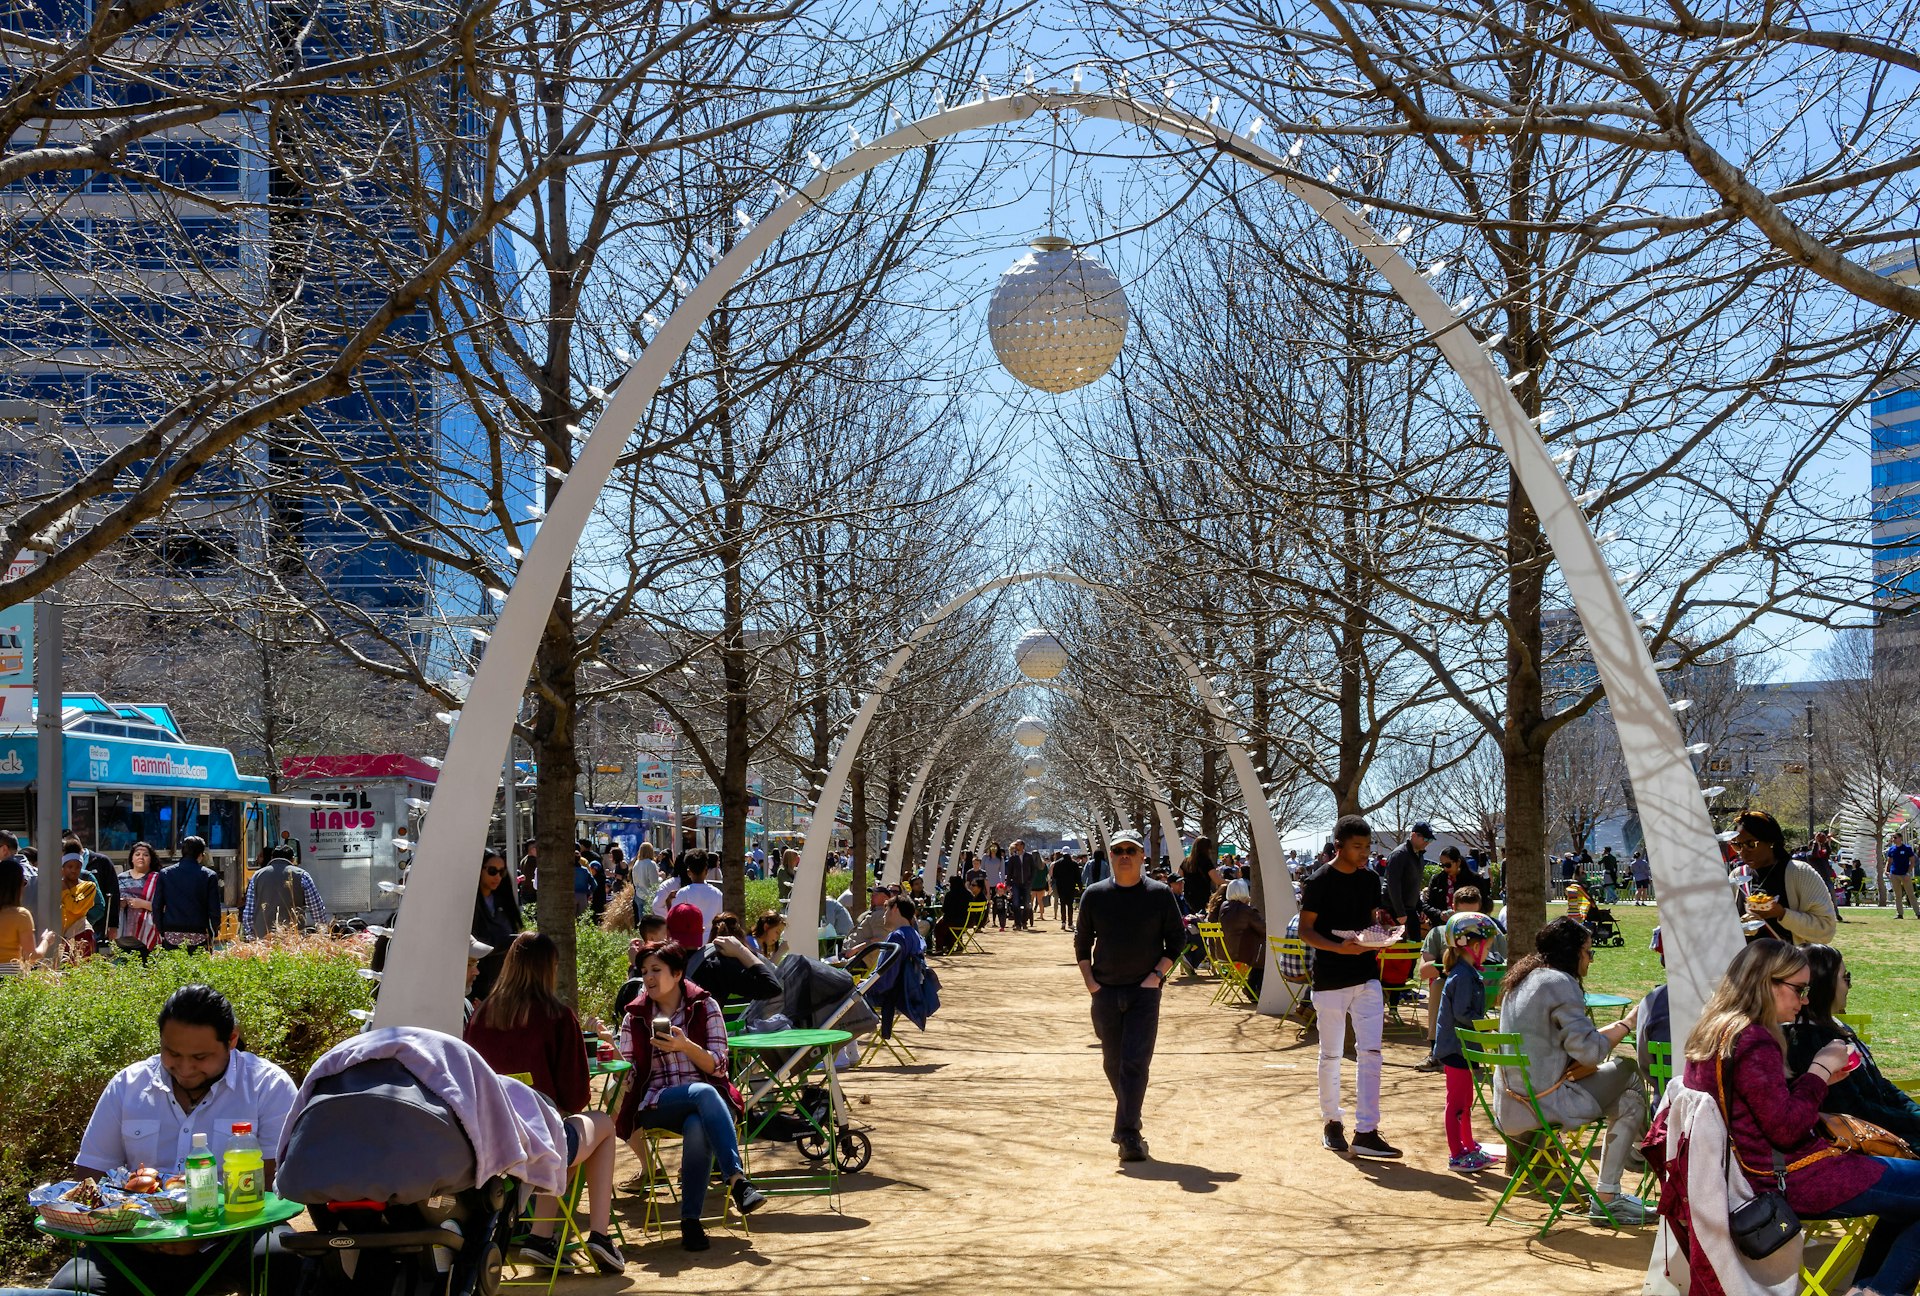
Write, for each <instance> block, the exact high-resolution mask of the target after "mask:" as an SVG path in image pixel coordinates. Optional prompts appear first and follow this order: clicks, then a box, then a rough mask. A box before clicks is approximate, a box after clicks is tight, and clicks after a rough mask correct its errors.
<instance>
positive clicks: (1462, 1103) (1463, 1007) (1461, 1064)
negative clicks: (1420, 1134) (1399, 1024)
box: [1433, 912, 1500, 1174]
mask: <svg viewBox="0 0 1920 1296" xmlns="http://www.w3.org/2000/svg"><path fill="white" fill-rule="evenodd" d="M1499 930H1500V929H1499V927H1497V926H1496V925H1495V924H1494V921H1493V919H1491V918H1489V917H1487V915H1485V914H1481V913H1467V912H1461V913H1456V914H1454V915H1453V916H1452V917H1451V918H1449V919H1447V926H1446V946H1447V948H1446V955H1445V966H1446V978H1445V980H1444V981H1443V982H1442V983H1441V987H1440V1011H1439V1014H1438V1020H1437V1021H1436V1023H1435V1030H1434V1037H1433V1053H1434V1056H1435V1057H1437V1058H1439V1059H1440V1066H1441V1069H1442V1070H1443V1071H1444V1072H1445V1073H1446V1078H1447V1110H1446V1125H1447V1154H1448V1155H1447V1169H1449V1170H1453V1171H1457V1172H1459V1173H1461V1174H1472V1173H1474V1172H1475V1171H1479V1170H1485V1169H1486V1168H1487V1167H1488V1166H1490V1165H1492V1164H1493V1163H1494V1161H1495V1160H1496V1159H1497V1157H1496V1156H1495V1154H1493V1153H1490V1152H1488V1151H1487V1150H1486V1149H1484V1148H1482V1147H1481V1146H1480V1144H1479V1143H1478V1142H1477V1141H1476V1140H1475V1139H1474V1137H1473V1073H1472V1072H1471V1071H1470V1070H1468V1068H1467V1059H1466V1057H1465V1056H1464V1055H1463V1054H1462V1053H1461V1051H1460V1038H1459V1035H1458V1034H1457V1033H1456V1032H1458V1031H1460V1030H1472V1029H1473V1024H1474V1022H1476V1021H1477V1020H1479V1019H1480V1018H1482V1017H1484V1016H1486V1015H1487V986H1486V982H1485V981H1483V980H1482V979H1481V976H1480V969H1481V967H1482V966H1484V965H1485V963H1486V961H1487V946H1488V945H1489V944H1490V943H1491V942H1492V940H1493V938H1494V935H1495V934H1496V933H1497V932H1498V931H1499Z"/></svg>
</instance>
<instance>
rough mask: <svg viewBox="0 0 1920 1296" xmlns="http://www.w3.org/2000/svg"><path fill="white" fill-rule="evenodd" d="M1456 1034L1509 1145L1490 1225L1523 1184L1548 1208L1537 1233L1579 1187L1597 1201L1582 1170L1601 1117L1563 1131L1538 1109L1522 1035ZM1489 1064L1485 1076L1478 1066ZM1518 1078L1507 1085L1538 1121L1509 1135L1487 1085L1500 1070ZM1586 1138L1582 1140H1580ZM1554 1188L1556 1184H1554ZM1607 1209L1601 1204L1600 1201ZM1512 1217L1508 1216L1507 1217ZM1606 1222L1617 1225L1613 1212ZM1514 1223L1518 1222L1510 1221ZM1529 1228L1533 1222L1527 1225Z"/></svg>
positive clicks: (1490, 1118) (1490, 1117)
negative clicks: (1503, 1185)
mask: <svg viewBox="0 0 1920 1296" xmlns="http://www.w3.org/2000/svg"><path fill="white" fill-rule="evenodd" d="M1458 1033H1459V1036H1460V1046H1461V1047H1460V1052H1461V1056H1463V1057H1464V1058H1465V1059H1466V1060H1467V1062H1468V1063H1469V1064H1470V1065H1471V1066H1472V1067H1474V1068H1475V1072H1474V1092H1475V1093H1476V1095H1477V1096H1478V1097H1479V1100H1480V1107H1481V1110H1482V1111H1484V1112H1485V1113H1486V1117H1487V1123H1488V1124H1489V1125H1492V1126H1493V1128H1494V1129H1496V1130H1499V1131H1500V1137H1501V1138H1502V1139H1503V1140H1505V1142H1506V1145H1507V1165H1508V1166H1509V1167H1510V1173H1509V1177H1508V1179H1507V1187H1506V1191H1505V1192H1503V1193H1501V1194H1500V1200H1499V1201H1497V1202H1495V1203H1494V1205H1493V1213H1492V1214H1490V1215H1488V1216H1487V1223H1488V1224H1492V1223H1493V1222H1494V1221H1495V1220H1497V1219H1499V1218H1500V1215H1501V1213H1502V1212H1503V1211H1505V1210H1506V1208H1507V1203H1508V1202H1509V1201H1511V1200H1513V1197H1514V1195H1515V1194H1516V1193H1518V1192H1519V1191H1520V1190H1521V1189H1522V1188H1526V1189H1529V1190H1531V1191H1533V1192H1535V1193H1537V1194H1539V1197H1540V1199H1541V1201H1543V1202H1545V1203H1546V1206H1547V1219H1546V1223H1544V1224H1542V1225H1541V1226H1540V1232H1539V1236H1540V1237H1543V1238H1544V1237H1545V1236H1546V1235H1547V1231H1548V1230H1549V1229H1551V1228H1552V1227H1553V1226H1554V1223H1555V1222H1556V1221H1558V1220H1559V1218H1560V1213H1561V1212H1562V1211H1563V1210H1565V1209H1566V1205H1567V1201H1568V1199H1569V1198H1572V1197H1574V1194H1575V1191H1576V1190H1578V1191H1579V1193H1580V1195H1581V1197H1583V1198H1589V1199H1591V1200H1593V1201H1596V1202H1598V1201H1599V1200H1600V1199H1599V1198H1598V1197H1594V1196H1593V1185H1592V1184H1590V1183H1588V1182H1587V1176H1586V1171H1585V1169H1584V1167H1585V1165H1586V1162H1587V1159H1588V1158H1589V1157H1590V1156H1591V1155H1592V1154H1593V1147H1594V1144H1595V1143H1597V1142H1598V1141H1599V1139H1600V1135H1601V1132H1602V1131H1603V1130H1604V1129H1605V1128H1606V1121H1605V1120H1604V1119H1601V1120H1595V1121H1591V1122H1589V1123H1588V1124H1586V1125H1583V1126H1581V1127H1579V1128H1577V1129H1567V1128H1565V1127H1563V1126H1560V1125H1557V1124H1555V1123H1554V1122H1553V1121H1551V1120H1549V1119H1548V1117H1547V1114H1546V1113H1545V1112H1544V1111H1542V1110H1541V1109H1540V1095H1539V1094H1538V1092H1536V1091H1535V1089H1534V1087H1533V1076H1532V1074H1531V1072H1530V1071H1529V1070H1528V1062H1527V1055H1526V1054H1525V1053H1523V1052H1521V1051H1520V1045H1521V1036H1520V1035H1519V1034H1517V1033H1515V1032H1502V1031H1477V1030H1463V1031H1460V1032H1458ZM1481 1067H1486V1068H1488V1070H1487V1072H1486V1073H1485V1076H1484V1078H1483V1077H1482V1075H1481V1073H1480V1071H1479V1068H1481ZM1493 1068H1500V1069H1501V1070H1504V1071H1505V1072H1506V1073H1507V1074H1508V1075H1509V1076H1512V1077H1515V1078H1517V1079H1518V1080H1519V1083H1520V1085H1521V1089H1519V1090H1516V1089H1514V1088H1512V1087H1511V1086H1509V1087H1508V1090H1507V1092H1508V1093H1510V1094H1513V1095H1514V1096H1515V1097H1518V1098H1523V1099H1524V1100H1525V1101H1526V1104H1527V1106H1528V1108H1529V1109H1531V1111H1532V1112H1533V1119H1534V1121H1535V1122H1536V1123H1535V1126H1534V1128H1533V1129H1530V1130H1523V1131H1520V1132H1518V1133H1514V1134H1509V1133H1507V1132H1506V1131H1505V1130H1502V1129H1500V1123H1499V1122H1498V1121H1497V1120H1496V1119H1495V1118H1494V1114H1493V1112H1494V1108H1493V1100H1492V1098H1491V1097H1490V1096H1489V1092H1488V1090H1489V1088H1490V1087H1491V1086H1492V1085H1495V1084H1499V1083H1501V1080H1500V1078H1499V1076H1500V1072H1499V1071H1496V1070H1494V1069H1493ZM1583 1136H1584V1140H1583ZM1556 1186H1557V1188H1556ZM1601 1209H1602V1210H1603V1211H1605V1209H1606V1207H1605V1203H1601ZM1509 1218H1510V1219H1511V1217H1509ZM1607 1218H1608V1222H1609V1223H1612V1224H1614V1225H1615V1227H1618V1226H1619V1223H1618V1221H1617V1220H1614V1219H1613V1217H1612V1214H1611V1212H1608V1214H1607ZM1512 1222H1514V1223H1521V1222H1522V1221H1519V1220H1513V1221H1512ZM1526 1227H1527V1228H1532V1227H1533V1226H1532V1225H1531V1224H1527V1225H1526Z"/></svg>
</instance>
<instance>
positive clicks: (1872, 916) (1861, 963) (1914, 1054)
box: [1587, 903, 1920, 1081]
mask: <svg viewBox="0 0 1920 1296" xmlns="http://www.w3.org/2000/svg"><path fill="white" fill-rule="evenodd" d="M1612 908H1613V915H1614V917H1615V918H1616V919H1618V920H1619V922H1620V930H1621V931H1622V932H1624V933H1625V934H1626V938H1627V944H1626V948H1624V949H1600V950H1595V951H1594V953H1593V968H1592V969H1591V970H1590V971H1589V972H1588V973H1587V988H1588V989H1590V990H1603V991H1608V992H1610V993H1613V994H1623V995H1634V996H1639V995H1643V994H1645V993H1646V992H1647V989H1648V987H1650V986H1653V985H1655V984H1657V983H1658V982H1659V981H1660V980H1661V978H1662V976H1663V975H1664V974H1663V973H1662V972H1661V969H1660V960H1659V958H1658V957H1657V956H1656V955H1655V954H1654V952H1653V951H1652V950H1651V949H1649V948H1648V947H1647V944H1648V941H1649V940H1651V939H1652V936H1653V925H1654V924H1655V923H1656V922H1658V921H1659V917H1658V915H1659V907H1658V906H1657V905H1642V906H1635V905H1632V904H1626V903H1623V904H1617V905H1614V906H1612ZM1840 913H1841V916H1842V917H1844V918H1845V919H1846V921H1845V922H1843V923H1841V924H1840V931H1839V934H1838V935H1837V936H1835V937H1834V943H1835V945H1836V946H1837V947H1838V948H1839V950H1840V952H1841V954H1842V955H1844V956H1845V958H1846V960H1847V970H1848V971H1849V972H1851V973H1853V992H1852V995H1851V997H1850V998H1849V1000H1848V1003H1847V1011H1848V1013H1849V1014H1852V1013H1871V1014H1873V1025H1872V1027H1871V1028H1870V1030H1869V1038H1868V1042H1869V1043H1870V1044H1872V1045H1873V1055H1874V1059H1875V1060H1876V1061H1878V1062H1879V1064H1880V1069H1881V1070H1882V1071H1883V1072H1885V1073H1886V1075H1887V1077H1888V1078H1889V1079H1891V1080H1895V1081H1900V1080H1906V1079H1909V1078H1920V1006H1917V1005H1916V1001H1915V996H1914V993H1913V986H1914V981H1913V980H1912V978H1913V976H1914V969H1915V967H1916V964H1920V919H1916V918H1914V917H1913V916H1911V915H1909V916H1908V917H1907V919H1906V920H1905V921H1903V922H1895V921H1894V918H1893V910H1892V909H1875V908H1847V909H1842V910H1841V911H1840Z"/></svg>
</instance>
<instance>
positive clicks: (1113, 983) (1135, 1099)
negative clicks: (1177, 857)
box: [1073, 832, 1379, 1161]
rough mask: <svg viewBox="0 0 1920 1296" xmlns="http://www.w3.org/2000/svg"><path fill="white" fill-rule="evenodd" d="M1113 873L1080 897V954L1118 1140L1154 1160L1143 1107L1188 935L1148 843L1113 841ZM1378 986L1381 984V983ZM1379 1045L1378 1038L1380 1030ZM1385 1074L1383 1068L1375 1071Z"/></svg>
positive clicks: (1123, 1149)
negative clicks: (1163, 1002) (1152, 869)
mask: <svg viewBox="0 0 1920 1296" xmlns="http://www.w3.org/2000/svg"><path fill="white" fill-rule="evenodd" d="M1108 852H1109V855H1110V856H1111V860H1112V865H1113V876H1112V877H1110V878H1108V879H1106V880H1105V881H1103V882H1096V883H1094V884H1093V885H1092V886H1090V887H1088V888H1087V890H1086V893H1085V894H1084V895H1082V896H1081V897H1080V921H1079V925H1078V926H1077V927H1076V928H1075V930H1074V935H1073V954H1074V957H1075V958H1076V959H1078V960H1079V962H1080V977H1081V979H1082V980H1084V981H1085V982H1086V983H1087V993H1088V994H1090V995H1092V996H1093V1033H1094V1035H1095V1036H1097V1037H1098V1038H1099V1040H1100V1059H1101V1062H1102V1063H1103V1064H1104V1065H1105V1067H1106V1072H1107V1083H1108V1084H1110V1085H1112V1086H1113V1098H1114V1113H1113V1141H1114V1142H1115V1143H1117V1144H1119V1146H1120V1159H1121V1160H1122V1161H1144V1160H1146V1159H1147V1142H1146V1140H1145V1139H1143V1138H1141V1137H1140V1106H1141V1103H1142V1102H1143V1101H1144V1100H1145V1098H1146V1096H1147V1068H1148V1066H1149V1065H1150V1064H1151V1063H1152V1061H1153V1045H1154V1041H1155V1039H1156V1038H1158V1036H1159V1033H1160V987H1161V986H1162V985H1164V984H1165V983H1166V979H1167V973H1168V972H1169V971H1171V970H1172V968H1173V961H1174V960H1175V959H1176V958H1178V957H1179V956H1180V947H1181V945H1182V944H1184V943H1185V941H1186V928H1185V927H1184V926H1182V925H1181V922H1180V914H1179V911H1178V910H1176V909H1175V908H1174V904H1173V892H1171V891H1169V890H1168V889H1167V888H1166V886H1165V885H1164V884H1163V883H1160V882H1155V881H1153V880H1151V879H1150V878H1147V877H1146V876H1145V875H1144V874H1145V870H1146V866H1147V852H1146V847H1145V846H1144V845H1143V844H1142V843H1141V841H1140V838H1139V837H1137V836H1135V835H1134V834H1133V833H1130V832H1123V833H1119V834H1116V835H1115V836H1114V837H1113V838H1112V840H1111V841H1109V842H1108ZM1374 988H1375V990H1376V991H1377V990H1378V989H1379V987H1378V986H1375V987H1374ZM1374 1042H1375V1045H1376V1048H1377V1046H1378V1043H1379V1037H1378V1035H1376V1036H1375V1037H1374ZM1375 1079H1376V1081H1377V1080H1378V1069H1377V1068H1376V1071H1375Z"/></svg>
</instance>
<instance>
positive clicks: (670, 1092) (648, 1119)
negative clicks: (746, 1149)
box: [639, 1084, 746, 1220]
mask: <svg viewBox="0 0 1920 1296" xmlns="http://www.w3.org/2000/svg"><path fill="white" fill-rule="evenodd" d="M639 1119H640V1123H641V1124H642V1125H643V1126H645V1127H646V1128H648V1129H662V1130H672V1131H674V1132H675V1133H677V1134H679V1135H680V1138H681V1140H682V1142H681V1146H680V1218H681V1219H683V1220H695V1219H699V1218H700V1217H701V1216H702V1215H703V1214H705V1213H706V1208H707V1179H708V1177H709V1176H710V1175H711V1174H712V1173H713V1163H714V1159H715V1158H716V1157H717V1158H719V1161H720V1174H721V1177H722V1178H724V1179H727V1180H729V1181H731V1180H732V1179H733V1177H734V1176H735V1175H742V1174H745V1173H746V1168H745V1167H744V1166H743V1165H742V1164H741V1161H740V1139H739V1135H738V1134H737V1133H736V1132H735V1131H734V1127H733V1108H731V1107H729V1106H727V1100H726V1099H725V1098H724V1097H722V1096H721V1094H720V1091H719V1090H718V1089H715V1088H714V1087H713V1086H712V1085H710V1084H685V1085H671V1086H669V1087H668V1088H665V1089H662V1090H661V1091H660V1099H659V1101H658V1102H656V1103H655V1104H654V1105H653V1106H651V1107H648V1108H645V1109H643V1110H642V1111H641V1112H640V1114H639Z"/></svg>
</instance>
